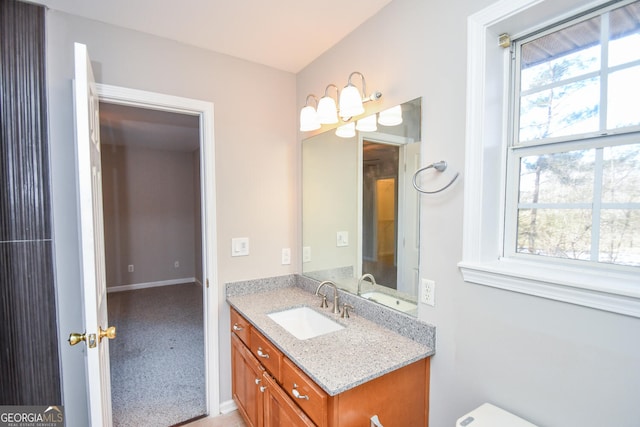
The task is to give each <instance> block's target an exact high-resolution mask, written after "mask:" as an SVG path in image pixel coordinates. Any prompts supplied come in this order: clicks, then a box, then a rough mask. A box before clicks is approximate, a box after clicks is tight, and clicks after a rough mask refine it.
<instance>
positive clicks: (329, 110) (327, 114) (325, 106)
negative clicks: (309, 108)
mask: <svg viewBox="0 0 640 427" xmlns="http://www.w3.org/2000/svg"><path fill="white" fill-rule="evenodd" d="M318 121H319V122H320V123H322V124H325V125H329V124H333V123H338V109H337V108H336V101H334V100H333V98H331V97H330V96H323V97H322V98H320V101H319V102H318Z"/></svg>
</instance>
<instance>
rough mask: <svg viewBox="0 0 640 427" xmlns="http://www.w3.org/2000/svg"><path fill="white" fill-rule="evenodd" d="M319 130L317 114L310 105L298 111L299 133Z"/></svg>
mask: <svg viewBox="0 0 640 427" xmlns="http://www.w3.org/2000/svg"><path fill="white" fill-rule="evenodd" d="M316 129H320V122H319V121H318V113H316V109H315V108H313V107H312V106H311V105H307V106H306V107H303V108H302V110H300V132H308V131H310V130H316Z"/></svg>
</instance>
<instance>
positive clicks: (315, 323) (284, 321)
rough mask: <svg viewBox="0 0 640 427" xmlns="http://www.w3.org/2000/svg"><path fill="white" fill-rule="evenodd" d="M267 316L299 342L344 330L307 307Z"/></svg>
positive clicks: (339, 325)
mask: <svg viewBox="0 0 640 427" xmlns="http://www.w3.org/2000/svg"><path fill="white" fill-rule="evenodd" d="M267 316H269V317H270V318H271V319H272V320H273V321H274V322H276V323H277V324H278V325H280V326H282V327H283V328H284V329H285V330H286V331H287V332H289V333H290V334H291V335H293V336H294V337H296V338H298V339H299V340H306V339H309V338H313V337H318V336H320V335H324V334H328V333H329V332H335V331H339V330H341V329H344V326H342V325H341V324H339V323H337V322H334V321H333V320H331V319H329V318H328V317H326V316H323V315H322V314H320V313H318V312H317V311H315V310H313V309H311V308H309V307H297V308H290V309H288V310H284V311H279V312H277V313H271V314H268V315H267Z"/></svg>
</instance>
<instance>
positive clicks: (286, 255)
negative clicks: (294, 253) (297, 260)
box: [282, 248, 291, 265]
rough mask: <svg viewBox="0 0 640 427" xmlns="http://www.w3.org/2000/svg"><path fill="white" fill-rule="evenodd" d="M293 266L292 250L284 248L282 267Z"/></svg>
mask: <svg viewBox="0 0 640 427" xmlns="http://www.w3.org/2000/svg"><path fill="white" fill-rule="evenodd" d="M289 264H291V248H282V265H289Z"/></svg>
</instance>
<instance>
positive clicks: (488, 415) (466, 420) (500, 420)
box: [456, 403, 537, 427]
mask: <svg viewBox="0 0 640 427" xmlns="http://www.w3.org/2000/svg"><path fill="white" fill-rule="evenodd" d="M456 427H537V426H536V425H535V424H532V423H530V422H529V421H525V420H523V419H522V418H520V417H518V416H516V415H514V414H512V413H510V412H507V411H505V410H504V409H501V408H498V407H497V406H494V405H492V404H490V403H484V404H482V405H480V406H479V407H477V408H476V409H474V410H473V411H471V412H469V413H468V414H466V415H463V416H462V417H460V418H458V421H457V422H456Z"/></svg>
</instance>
